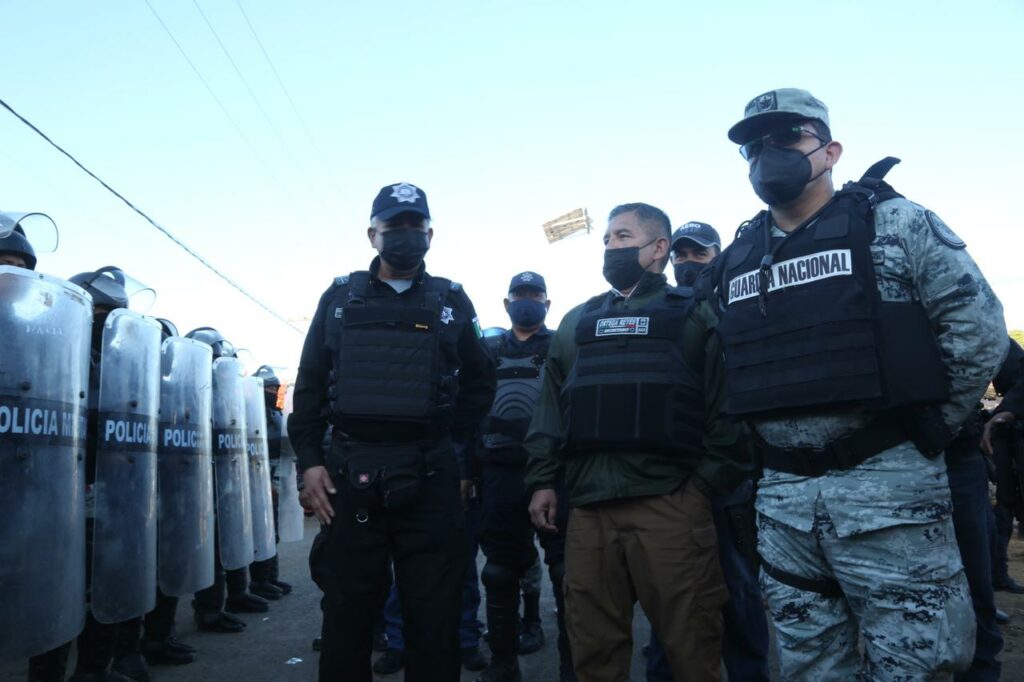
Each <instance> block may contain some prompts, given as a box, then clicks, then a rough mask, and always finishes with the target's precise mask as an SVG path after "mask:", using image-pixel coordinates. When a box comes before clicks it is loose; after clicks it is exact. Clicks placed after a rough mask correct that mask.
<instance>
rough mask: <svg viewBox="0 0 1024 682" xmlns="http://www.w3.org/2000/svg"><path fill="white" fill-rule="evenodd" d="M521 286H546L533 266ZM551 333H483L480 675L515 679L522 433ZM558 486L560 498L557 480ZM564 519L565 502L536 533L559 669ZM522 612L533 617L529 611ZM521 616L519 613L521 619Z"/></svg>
mask: <svg viewBox="0 0 1024 682" xmlns="http://www.w3.org/2000/svg"><path fill="white" fill-rule="evenodd" d="M521 287H531V288H534V289H538V290H540V291H544V292H546V285H545V282H544V279H543V277H541V276H540V275H538V274H536V273H532V272H524V273H520V274H519V275H516V276H515V277H514V278H513V279H512V281H511V283H510V284H509V292H510V293H511V292H513V291H515V290H516V289H519V288H521ZM513 322H514V321H513ZM551 337H552V332H551V331H550V330H549V329H548V328H547V327H545V326H543V324H541V326H540V328H539V329H538V330H537V331H535V332H533V333H532V334H531V335H530V336H529V337H528V338H526V339H525V340H520V339H519V338H518V337H517V336H516V334H515V331H514V330H511V329H510V330H509V331H507V332H505V333H503V334H501V335H500V336H492V337H488V338H487V340H486V341H487V345H488V348H489V350H490V351H491V353H492V356H493V357H494V359H495V364H496V366H497V372H496V374H497V381H498V383H497V392H496V394H495V399H494V404H493V405H492V406H491V411H490V412H489V413H488V415H487V418H486V419H485V420H484V422H483V424H482V425H481V428H480V436H481V447H480V448H478V449H477V456H478V457H479V460H480V478H481V482H482V486H481V493H480V495H481V507H482V508H481V522H480V523H481V528H480V547H481V548H482V549H483V552H484V555H485V556H486V557H487V563H486V564H485V566H484V569H483V572H482V574H481V582H483V584H484V587H485V588H486V590H487V628H488V640H487V641H488V644H489V645H490V649H491V654H492V663H491V669H490V670H489V671H488V673H486V674H485V676H484V677H482V678H481V679H482V680H492V679H494V680H498V679H501V680H509V679H518V678H515V677H514V674H515V673H514V672H513V671H514V670H517V669H518V665H517V663H516V654H517V639H518V638H517V629H518V625H519V605H518V602H519V593H520V589H521V581H522V579H523V577H524V575H525V574H526V572H527V571H528V570H529V569H530V567H531V566H533V564H534V563H535V562H536V560H537V550H536V547H535V545H534V542H533V538H534V529H533V525H532V524H531V523H530V516H529V513H528V511H527V509H528V507H529V502H530V499H529V494H528V492H527V489H526V487H525V485H524V482H523V481H524V476H525V473H526V452H525V450H524V449H523V440H524V439H525V438H526V431H527V428H528V427H529V424H530V418H531V417H532V415H533V411H534V407H535V405H536V403H537V400H538V398H539V397H540V387H541V381H540V377H541V369H542V368H543V366H544V360H545V358H546V357H547V354H548V347H549V346H550V344H551ZM557 486H558V488H559V489H560V490H561V491H562V492H563V499H564V489H565V485H564V479H561V480H559V481H558V483H557ZM567 519H568V508H564V509H563V511H562V519H561V520H560V522H559V523H557V524H556V525H558V528H559V532H558V533H540V542H541V545H542V547H543V548H544V561H545V563H546V564H547V566H548V573H549V576H550V578H551V584H552V590H553V592H554V595H555V602H556V606H557V618H558V630H559V640H558V647H559V658H560V668H561V671H562V673H563V674H564V675H568V674H569V673H570V672H571V670H572V657H571V654H570V652H569V642H568V636H567V634H566V633H565V603H564V598H563V594H562V582H563V577H564V575H565V521H566V520H567ZM538 587H539V586H538ZM538 596H539V594H538ZM535 609H536V606H535V605H534V607H533V608H532V609H531V608H530V607H529V605H528V608H527V611H531V610H534V611H535ZM527 615H528V616H532V618H535V619H539V614H538V613H536V612H534V613H532V614H530V613H528V614H527ZM526 620H527V618H526V617H524V624H525V622H526Z"/></svg>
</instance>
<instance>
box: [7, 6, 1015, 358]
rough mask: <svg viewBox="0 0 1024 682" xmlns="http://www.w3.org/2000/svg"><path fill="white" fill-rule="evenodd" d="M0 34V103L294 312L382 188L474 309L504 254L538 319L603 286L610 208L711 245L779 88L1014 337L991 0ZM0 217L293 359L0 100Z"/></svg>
mask: <svg viewBox="0 0 1024 682" xmlns="http://www.w3.org/2000/svg"><path fill="white" fill-rule="evenodd" d="M161 22H162V23H161ZM0 26H4V29H5V30H4V41H5V43H6V45H5V46H4V48H3V51H2V54H3V58H2V59H0V98H2V99H3V100H4V101H6V102H7V103H8V104H9V105H10V106H11V107H13V108H14V109H15V110H17V111H18V112H19V113H20V114H22V115H23V116H24V117H26V118H27V119H29V120H30V121H32V122H33V123H34V124H35V125H36V126H38V127H39V128H40V129H41V130H42V131H43V132H45V133H46V134H47V135H49V136H50V137H51V138H53V139H54V141H56V142H57V143H58V144H60V145H62V146H63V147H64V148H65V149H67V150H68V151H70V152H71V153H72V154H73V155H75V156H76V157H77V158H78V159H79V160H80V161H81V162H82V163H83V164H84V165H85V166H87V167H88V168H90V169H91V170H93V171H94V172H95V173H96V174H97V175H99V176H100V177H101V178H103V179H104V180H105V181H106V182H108V183H109V184H110V185H112V186H113V187H114V188H115V189H117V190H118V191H119V192H121V193H122V194H124V195H125V196H126V197H127V198H128V199H129V200H130V201H132V202H133V203H134V204H135V205H136V206H138V207H139V208H141V209H142V210H144V211H145V212H146V213H148V214H149V215H150V216H151V217H153V218H154V219H155V220H156V221H157V222H158V223H160V224H161V225H163V226H164V227H166V228H167V229H168V230H169V231H171V232H172V233H174V234H175V235H176V236H177V237H178V238H180V239H181V240H182V241H184V242H185V243H187V244H188V245H189V246H190V247H192V248H193V249H194V250H195V251H197V252H198V253H199V254H201V255H202V256H203V257H204V258H205V259H206V260H208V261H209V262H211V263H212V264H214V265H215V266H216V267H217V268H218V269H220V270H222V271H223V272H225V273H226V274H227V275H228V276H229V277H231V278H232V279H234V280H235V281H237V282H238V283H239V284H241V286H242V287H244V288H245V289H246V290H248V291H249V292H251V293H252V294H253V295H254V296H255V297H256V298H258V299H259V300H261V301H262V302H264V303H265V304H266V305H267V306H269V307H270V308H271V309H273V310H275V311H277V312H278V313H280V315H282V316H283V317H285V318H287V319H290V320H293V324H294V325H295V326H298V327H299V328H301V329H304V328H305V326H306V324H307V322H305V321H304V320H306V319H308V317H309V316H311V315H312V313H313V311H314V309H315V307H316V303H317V300H318V299H319V296H320V294H321V293H322V292H323V291H324V290H325V289H326V288H327V287H328V286H329V285H330V283H331V281H332V278H333V277H335V276H336V275H339V274H345V273H348V272H350V271H353V270H359V269H365V268H366V267H367V265H368V263H369V262H370V260H371V259H372V257H373V256H374V255H375V252H374V251H372V250H371V248H370V246H369V243H368V240H367V237H366V227H367V226H368V223H369V211H370V205H371V203H372V201H373V198H374V196H375V195H376V193H377V191H378V190H379V189H380V188H381V187H382V186H384V185H390V184H396V183H398V182H411V183H413V184H415V185H417V186H419V187H421V188H422V189H423V190H424V191H425V192H426V194H427V196H428V200H429V204H430V209H431V213H432V216H433V224H434V230H435V236H434V241H433V245H432V248H431V251H430V252H429V253H428V255H427V266H428V270H429V271H430V272H432V273H433V274H437V275H442V276H445V277H449V278H451V279H454V280H456V281H459V282H461V283H462V284H463V286H464V287H465V289H466V291H467V293H468V294H469V296H470V298H471V299H472V300H473V302H474V304H475V306H476V309H477V312H478V314H479V317H480V321H481V323H482V325H483V326H484V327H487V326H495V325H501V326H507V324H508V319H507V317H506V316H505V313H504V310H503V308H502V299H503V297H504V296H505V292H506V290H507V287H508V282H509V279H510V278H511V277H512V275H514V274H516V273H517V272H520V271H522V270H527V269H529V270H535V271H537V272H540V273H541V274H543V275H544V276H545V278H546V280H547V283H548V292H549V296H550V298H551V300H552V307H551V313H550V315H549V323H552V324H554V323H556V322H557V320H558V319H559V318H560V317H561V316H562V315H563V314H564V313H565V312H566V311H567V310H568V309H570V308H571V307H572V306H574V305H576V304H577V303H580V302H582V301H584V300H586V299H587V298H589V297H590V296H593V295H595V294H597V293H600V292H601V291H603V290H606V289H607V285H606V283H605V282H604V280H603V278H602V276H601V262H602V256H601V250H602V243H601V235H602V233H603V230H604V227H605V224H606V221H605V216H607V213H608V211H609V210H610V209H611V208H612V207H614V206H616V205H618V204H621V203H626V202H632V201H643V202H647V203H650V204H653V205H655V206H658V207H660V208H662V209H664V210H665V211H666V212H667V213H668V215H669V216H670V218H671V219H672V222H673V225H674V226H678V225H681V224H683V223H685V222H687V221H689V220H702V221H704V222H709V223H711V224H713V225H714V226H715V227H716V228H717V229H718V230H719V232H720V233H721V234H722V236H723V239H724V241H726V242H728V241H730V240H731V237H732V234H733V232H734V231H735V228H736V227H737V226H738V225H739V224H740V223H741V222H742V221H743V220H745V219H747V218H750V217H751V216H753V215H754V214H755V213H756V212H757V211H758V210H760V209H761V208H762V206H761V205H760V202H759V201H758V199H757V197H756V196H755V195H754V193H753V191H752V190H751V188H750V185H749V182H748V179H747V168H746V163H745V162H744V161H743V160H742V159H741V158H740V156H739V154H738V153H737V150H736V147H735V145H733V144H732V143H730V142H729V141H728V139H727V138H726V135H725V132H726V130H727V129H728V128H729V126H730V125H732V124H733V123H734V122H735V121H736V120H738V119H739V118H740V116H741V115H742V113H743V107H744V105H745V103H746V102H747V101H748V100H750V99H751V98H753V97H754V96H756V95H758V94H760V93H762V92H765V91H767V90H771V89H775V88H778V87H801V88H805V89H807V90H810V91H811V92H812V93H813V94H814V95H815V96H817V97H818V98H819V99H821V100H823V101H824V102H825V103H826V104H827V105H828V106H829V110H830V116H831V122H832V132H833V136H834V137H835V138H836V139H837V140H839V141H841V142H842V143H843V146H844V152H843V156H842V159H841V160H840V162H839V165H838V166H837V167H836V170H835V179H836V181H837V185H838V184H841V183H842V182H845V181H846V180H852V179H856V178H857V177H859V176H860V174H861V173H862V172H863V171H864V170H866V169H867V167H868V166H870V165H871V163H873V162H874V161H876V160H878V159H881V158H882V157H885V156H889V155H892V156H897V157H899V158H901V159H902V160H903V162H902V163H901V164H900V165H899V166H897V167H896V168H895V169H894V170H893V171H892V172H891V173H890V175H889V177H888V179H889V180H890V182H891V183H892V184H893V185H894V186H895V187H896V188H897V189H898V190H899V191H900V192H901V193H903V194H904V195H906V196H907V197H908V198H910V199H911V200H913V201H915V202H917V203H920V204H922V205H924V206H926V207H928V208H930V209H931V210H933V211H935V212H936V213H937V214H938V215H940V216H941V217H942V218H943V219H944V220H945V221H946V222H947V223H948V224H949V225H950V226H951V227H952V229H953V230H954V231H955V232H956V233H957V234H958V235H959V236H960V237H961V238H962V239H963V240H964V241H966V242H967V245H968V251H969V253H970V254H971V255H972V256H973V257H974V259H975V260H976V261H977V262H978V264H979V265H980V266H981V268H982V270H983V272H984V273H985V275H986V277H987V278H988V280H989V282H990V283H991V284H992V286H993V288H994V289H995V291H996V293H997V294H998V295H999V297H1000V299H1001V300H1002V302H1003V305H1004V308H1005V313H1006V318H1007V323H1008V326H1009V327H1010V328H1018V329H1019V328H1024V272H1022V268H1021V266H1020V264H1019V263H1020V260H1019V253H1020V247H1021V245H1022V244H1024V239H1022V237H1021V235H1020V230H1021V227H1022V223H1024V220H1022V218H1021V213H1020V210H1019V208H1018V204H1019V197H1020V196H1021V180H1022V178H1024V176H1022V173H1021V172H1020V169H1019V161H1018V158H1019V157H1018V154H1017V147H1018V146H1020V144H1021V142H1020V140H1021V137H1020V130H1019V129H1020V126H1019V124H1018V121H1017V119H1018V117H1019V115H1020V112H1021V111H1024V52H1022V51H1021V50H1020V47H1019V36H1020V35H1021V34H1022V33H1024V3H1022V2H1020V0H975V1H972V2H949V1H944V0H930V1H928V2H918V1H916V0H904V1H903V2H899V3H895V2H891V1H890V2H877V1H876V0H861V1H857V2H852V1H851V2H845V1H839V0H835V1H829V2H825V1H821V0H818V1H814V2H804V1H802V0H793V1H791V2H786V3H769V2H729V1H727V0H722V1H720V2H716V3H683V2H678V1H673V2H643V1H642V0H634V1H633V2H630V3H621V2H619V3H601V2H594V1H588V2H576V1H562V2H557V3H552V2H534V1H530V0H524V1H520V2H514V3H513V2H487V1H484V0H477V1H475V2H412V1H407V0H396V1H393V2H388V3H380V2H329V1H313V0H308V1H296V2H289V3H282V2H278V1H273V2H272V1H270V0H148V1H147V0H104V1H102V2H88V3H86V2H80V1H72V0H61V1H57V0H52V1H51V0H32V1H27V0H24V1H23V0H0ZM165 27H166V28H165ZM211 27H212V30H211ZM261 46H262V47H261ZM268 57H269V61H268ZM236 69H237V70H236ZM197 72H198V74H199V75H197ZM239 74H241V75H239ZM580 206H585V207H586V208H587V209H588V211H589V213H590V215H591V216H593V218H594V227H595V230H594V231H593V232H592V233H590V234H579V235H576V236H573V237H571V238H568V239H566V240H564V241H562V242H559V243H556V244H553V245H549V244H548V243H547V241H546V239H545V238H544V235H543V232H542V229H541V225H542V223H543V222H545V221H546V220H550V219H552V218H555V217H557V216H558V215H561V214H563V213H566V212H568V211H570V210H572V209H575V208H577V207H580ZM0 209H2V210H6V211H15V210H18V211H29V210H33V211H41V212H44V213H46V214H48V215H50V216H51V217H53V219H54V220H55V221H56V223H57V226H58V229H59V231H60V245H59V247H58V249H57V250H56V252H54V253H49V254H40V257H39V265H38V269H39V270H40V271H42V272H46V273H50V274H54V275H58V276H61V277H70V276H71V275H73V274H75V273H77V272H82V271H86V270H93V269H95V268H98V267H101V266H104V265H118V266H120V267H121V268H123V269H124V270H125V271H126V272H128V273H129V274H130V275H132V276H133V277H135V278H136V279H138V280H140V281H141V282H143V283H145V284H146V285H148V286H150V287H152V288H153V289H155V290H156V292H157V298H156V302H155V304H154V305H153V306H152V308H151V309H150V310H149V311H148V312H149V314H151V315H156V316H160V317H167V318H169V319H171V320H172V321H174V322H175V323H176V324H177V325H178V327H179V328H180V329H181V330H182V331H183V332H184V331H186V330H188V329H192V328H194V327H198V326H213V327H217V328H218V329H220V330H221V331H222V332H223V333H224V334H225V335H226V336H227V337H228V338H229V339H231V340H232V342H234V343H235V345H237V346H239V347H243V348H247V349H249V350H250V351H251V364H252V366H251V367H250V370H255V368H256V366H258V365H259V364H264V363H266V364H273V365H278V366H284V367H289V366H290V367H294V366H295V365H296V364H297V363H298V357H299V353H300V351H301V345H302V341H303V334H301V333H299V332H296V331H295V330H294V329H293V328H291V327H289V326H287V325H285V324H284V323H282V322H281V321H279V320H278V319H276V318H275V317H273V316H271V315H270V314H268V313H266V312H265V311H264V310H262V309H261V308H260V307H258V306H256V305H255V304H253V303H252V302H251V301H249V300H248V299H247V298H245V297H244V296H242V295H241V294H239V293H238V292H237V291H235V290H234V289H232V288H231V287H230V286H229V285H227V284H226V283H224V282H223V280H221V279H219V278H217V277H216V276H215V275H213V274H212V273H210V272H209V271H207V270H205V269H204V268H203V267H202V266H201V265H200V264H199V263H198V262H197V261H196V260H194V259H193V258H192V257H190V256H188V255H187V254H186V253H185V252H183V251H182V250H181V249H179V248H178V247H177V246H175V245H174V244H173V243H172V242H171V241H169V240H168V239H167V238H166V237H165V236H163V235H161V234H160V233H159V232H158V231H156V230H155V229H154V228H152V227H151V226H150V225H149V224H148V223H146V222H145V221H144V220H143V219H142V218H141V217H139V216H138V215H137V214H135V213H134V212H132V211H131V210H130V209H129V208H128V207H127V206H125V205H124V204H123V203H121V202H120V201H119V200H118V199H116V198H115V197H113V196H112V195H110V194H109V193H108V192H107V191H106V190H104V189H103V188H102V187H101V186H100V185H98V184H97V183H96V182H95V181H94V180H92V179H91V178H89V177H88V176H87V175H85V174H84V173H83V172H82V171H81V170H80V169H78V168H77V167H75V166H74V165H73V164H72V163H71V162H70V161H69V160H68V159H66V158H65V157H64V156H62V155H60V154H59V153H58V152H56V151H55V150H54V149H52V148H51V147H50V146H49V145H48V144H47V143H46V142H45V141H43V140H42V139H40V138H39V137H38V136H37V135H36V134H35V133H33V132H32V131H31V130H30V129H29V128H27V127H26V126H25V125H24V124H22V123H21V122H20V121H18V120H17V119H15V118H14V117H13V116H11V115H10V114H9V113H7V112H6V111H4V110H0Z"/></svg>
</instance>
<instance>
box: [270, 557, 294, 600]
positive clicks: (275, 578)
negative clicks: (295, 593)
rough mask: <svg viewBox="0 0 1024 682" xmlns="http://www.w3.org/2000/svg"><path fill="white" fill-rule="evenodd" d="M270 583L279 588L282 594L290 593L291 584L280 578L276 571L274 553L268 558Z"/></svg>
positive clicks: (276, 564)
mask: <svg viewBox="0 0 1024 682" xmlns="http://www.w3.org/2000/svg"><path fill="white" fill-rule="evenodd" d="M270 584H271V585H273V586H274V587H276V588H277V589H279V590H281V592H282V593H284V594H291V593H292V586H291V585H289V584H288V583H286V582H285V581H283V580H281V576H280V574H279V573H278V563H277V555H276V554H275V555H274V556H273V557H272V558H271V559H270Z"/></svg>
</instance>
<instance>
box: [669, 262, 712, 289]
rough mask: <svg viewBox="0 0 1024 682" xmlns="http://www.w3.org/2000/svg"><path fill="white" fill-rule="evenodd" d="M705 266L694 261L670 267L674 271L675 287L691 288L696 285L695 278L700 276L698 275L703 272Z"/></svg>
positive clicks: (705, 264)
mask: <svg viewBox="0 0 1024 682" xmlns="http://www.w3.org/2000/svg"><path fill="white" fill-rule="evenodd" d="M707 266H708V264H707V263H698V262H697V261H694V260H688V261H683V262H682V263H676V264H675V265H673V266H672V269H673V270H675V271H676V286H680V287H692V286H693V285H694V284H696V283H697V277H698V276H700V273H702V272H704V268H706V267H707Z"/></svg>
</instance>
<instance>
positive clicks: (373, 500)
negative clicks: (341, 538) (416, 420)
mask: <svg viewBox="0 0 1024 682" xmlns="http://www.w3.org/2000/svg"><path fill="white" fill-rule="evenodd" d="M342 467H343V469H342V471H343V473H344V474H345V479H346V480H347V481H348V486H349V495H348V496H347V497H349V499H350V505H349V506H350V507H352V509H351V511H353V512H354V513H355V515H356V520H357V521H359V522H360V523H365V522H366V521H367V520H368V519H369V516H370V514H371V513H373V512H377V511H381V510H384V509H386V510H390V511H401V510H403V509H406V508H408V507H410V506H412V505H413V504H414V503H415V502H416V500H417V499H418V498H419V495H420V483H421V480H422V478H423V476H424V475H425V473H426V471H425V469H426V467H425V461H424V457H423V451H422V449H421V447H420V446H419V445H418V444H398V445H396V444H373V445H370V444H365V443H360V444H351V443H350V444H346V446H345V448H344V459H343V461H342Z"/></svg>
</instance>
